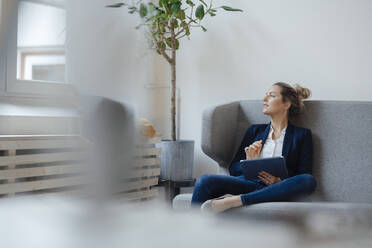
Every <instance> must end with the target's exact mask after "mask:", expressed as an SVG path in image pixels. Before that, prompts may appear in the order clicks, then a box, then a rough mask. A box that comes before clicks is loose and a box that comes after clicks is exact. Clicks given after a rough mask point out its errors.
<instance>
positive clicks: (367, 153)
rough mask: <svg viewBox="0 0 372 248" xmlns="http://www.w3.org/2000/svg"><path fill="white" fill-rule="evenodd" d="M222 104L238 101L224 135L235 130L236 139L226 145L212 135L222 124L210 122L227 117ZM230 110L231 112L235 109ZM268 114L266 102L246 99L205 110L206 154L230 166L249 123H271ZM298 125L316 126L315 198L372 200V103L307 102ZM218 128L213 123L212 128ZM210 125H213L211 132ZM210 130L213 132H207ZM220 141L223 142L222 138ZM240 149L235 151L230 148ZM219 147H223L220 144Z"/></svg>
mask: <svg viewBox="0 0 372 248" xmlns="http://www.w3.org/2000/svg"><path fill="white" fill-rule="evenodd" d="M223 106H235V107H233V108H237V109H236V111H235V112H236V115H235V118H236V119H234V117H231V116H229V117H228V118H227V119H226V121H229V122H230V123H229V124H228V125H226V124H222V125H224V126H225V128H224V129H226V128H227V127H228V128H231V130H229V131H228V132H227V131H224V134H222V135H225V136H226V134H233V133H235V138H234V139H233V143H234V144H229V142H228V141H229V140H228V139H226V138H223V140H224V141H225V142H226V141H227V142H226V143H225V144H224V145H223V147H220V146H221V144H222V142H219V144H218V146H213V145H211V144H214V143H216V140H213V141H212V142H211V141H210V140H208V136H209V137H214V136H216V135H217V136H218V135H221V128H218V127H216V126H213V125H212V126H211V125H210V123H207V122H208V121H209V122H212V123H213V122H214V120H216V119H223V117H222V116H220V117H218V116H219V115H223V114H226V113H224V112H221V111H219V109H221V107H223ZM225 112H229V113H230V115H231V113H232V112H234V111H231V110H230V111H225ZM269 120H270V119H269V118H268V117H267V116H265V115H264V114H263V113H262V101H258V100H257V101H254V100H246V101H240V102H234V103H230V104H226V105H220V106H215V107H212V108H210V109H208V110H206V113H205V114H204V115H203V135H202V148H203V151H205V152H206V154H207V155H209V156H210V157H212V158H213V159H215V160H216V157H215V156H214V154H216V153H215V152H214V151H215V150H216V149H219V150H218V151H217V152H218V153H220V154H222V151H221V149H224V150H225V151H226V153H224V156H222V155H221V156H219V155H218V156H217V155H216V156H217V157H218V158H221V159H219V160H218V159H217V160H216V161H217V162H218V163H219V164H220V166H223V167H226V165H227V164H229V163H230V161H231V159H232V157H233V155H234V154H235V152H236V150H237V148H238V147H239V145H240V142H241V140H242V138H243V136H244V133H245V131H246V130H247V128H248V127H249V126H250V125H252V124H258V123H268V122H269ZM291 121H292V123H293V124H294V125H296V126H301V127H306V128H309V129H311V131H312V133H313V146H314V164H313V175H314V176H315V178H316V179H317V182H318V187H317V190H316V192H315V194H314V195H313V197H312V198H313V199H317V200H326V201H344V202H368V203H372V193H371V192H372V184H371V183H370V181H371V179H372V102H356V101H305V110H304V112H303V113H302V114H301V115H299V116H298V117H296V118H294V119H292V120H291ZM210 127H213V128H210ZM207 129H213V130H211V131H210V132H209V131H208V130H207ZM206 134H208V135H206ZM217 143H218V142H217ZM232 146H233V147H234V148H235V150H234V151H233V152H231V150H232V149H231V147H232ZM217 147H218V148H217ZM227 153H228V154H229V155H227Z"/></svg>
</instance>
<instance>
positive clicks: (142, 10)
mask: <svg viewBox="0 0 372 248" xmlns="http://www.w3.org/2000/svg"><path fill="white" fill-rule="evenodd" d="M139 14H140V16H141V17H142V18H144V17H145V16H146V15H147V7H146V5H145V4H143V3H141V5H140V11H139Z"/></svg>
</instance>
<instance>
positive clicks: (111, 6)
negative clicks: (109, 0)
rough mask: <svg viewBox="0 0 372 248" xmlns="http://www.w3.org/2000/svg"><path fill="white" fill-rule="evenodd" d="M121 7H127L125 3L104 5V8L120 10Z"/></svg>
mask: <svg viewBox="0 0 372 248" xmlns="http://www.w3.org/2000/svg"><path fill="white" fill-rule="evenodd" d="M123 5H127V4H125V3H115V4H110V5H106V8H120V7H121V6H123Z"/></svg>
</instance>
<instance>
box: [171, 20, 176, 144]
mask: <svg viewBox="0 0 372 248" xmlns="http://www.w3.org/2000/svg"><path fill="white" fill-rule="evenodd" d="M170 31H171V39H172V59H171V63H170V66H171V71H172V84H171V89H172V93H171V125H172V133H171V135H172V140H173V141H175V140H176V35H175V31H174V21H173V20H172V21H171V25H170Z"/></svg>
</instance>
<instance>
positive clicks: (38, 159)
mask: <svg viewBox="0 0 372 248" xmlns="http://www.w3.org/2000/svg"><path fill="white" fill-rule="evenodd" d="M85 157H86V153H84V152H55V153H42V154H30V155H16V156H3V157H0V166H8V165H9V164H16V165H21V164H35V163H50V162H60V161H66V160H81V159H84V158H85Z"/></svg>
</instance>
